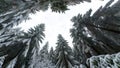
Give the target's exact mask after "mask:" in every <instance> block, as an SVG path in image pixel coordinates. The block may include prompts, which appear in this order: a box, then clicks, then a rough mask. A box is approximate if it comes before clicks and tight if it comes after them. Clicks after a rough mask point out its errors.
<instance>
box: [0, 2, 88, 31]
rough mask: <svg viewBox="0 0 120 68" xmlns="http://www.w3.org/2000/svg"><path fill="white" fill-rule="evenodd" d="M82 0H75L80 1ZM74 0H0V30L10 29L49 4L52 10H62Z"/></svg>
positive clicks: (46, 7) (45, 8)
mask: <svg viewBox="0 0 120 68" xmlns="http://www.w3.org/2000/svg"><path fill="white" fill-rule="evenodd" d="M82 1H84V0H75V2H76V3H77V2H82ZM85 1H86V0H85ZM71 2H74V0H1V1H0V19H1V21H0V30H4V31H5V30H6V29H10V28H12V27H13V26H15V25H18V24H19V23H21V22H22V21H23V20H27V19H29V14H30V13H35V12H36V11H39V10H43V11H45V10H47V9H48V7H49V5H51V6H50V7H51V9H52V11H56V12H64V11H65V10H67V9H68V8H67V6H68V4H69V3H71ZM76 3H75V4H76Z"/></svg>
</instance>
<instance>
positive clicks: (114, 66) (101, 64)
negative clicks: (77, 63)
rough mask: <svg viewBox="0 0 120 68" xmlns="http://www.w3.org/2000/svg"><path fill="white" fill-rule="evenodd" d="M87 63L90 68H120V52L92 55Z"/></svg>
mask: <svg viewBox="0 0 120 68" xmlns="http://www.w3.org/2000/svg"><path fill="white" fill-rule="evenodd" d="M87 64H88V66H89V67H90V68H120V53H116V54H112V55H110V54H107V55H99V56H92V57H91V58H89V59H88V60H87Z"/></svg>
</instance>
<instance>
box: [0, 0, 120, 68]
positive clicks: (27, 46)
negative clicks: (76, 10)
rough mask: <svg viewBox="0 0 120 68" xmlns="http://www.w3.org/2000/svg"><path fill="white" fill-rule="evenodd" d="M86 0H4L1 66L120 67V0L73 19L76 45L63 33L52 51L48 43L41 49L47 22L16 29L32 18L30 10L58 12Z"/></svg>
mask: <svg viewBox="0 0 120 68" xmlns="http://www.w3.org/2000/svg"><path fill="white" fill-rule="evenodd" d="M83 1H89V0H0V19H1V20H0V67H1V68H106V67H111V68H115V67H116V68H119V67H120V57H119V54H116V55H115V54H114V53H118V52H119V51H120V0H118V1H117V2H116V3H115V4H114V5H111V4H112V3H113V0H110V1H109V2H108V3H107V4H106V5H105V6H104V7H100V8H99V9H98V10H97V11H96V12H95V13H94V14H93V15H91V12H92V10H91V9H90V10H89V11H88V12H87V13H86V14H85V15H81V14H78V15H77V16H75V17H73V18H72V19H71V21H72V22H73V27H72V28H71V29H70V32H71V37H72V38H73V48H71V47H70V46H69V45H68V43H67V40H65V39H64V38H63V37H62V35H61V34H59V35H58V40H57V43H56V45H57V46H56V48H55V49H53V48H51V49H50V51H49V50H48V46H49V45H48V42H47V43H46V44H45V45H44V46H43V48H42V49H41V50H40V44H41V43H42V42H43V40H44V37H45V34H44V30H45V25H44V24H40V25H38V26H35V27H34V28H30V29H29V30H28V31H27V32H24V31H22V30H20V28H13V26H15V25H18V24H19V23H21V21H23V20H27V19H29V14H30V13H35V12H36V11H39V10H43V11H45V10H47V9H48V7H49V5H50V7H51V9H52V10H53V11H54V12H65V11H66V10H68V8H67V6H68V5H73V4H78V3H80V2H83ZM89 2H90V1H89ZM106 54H113V55H110V56H109V55H106ZM99 55H100V56H99ZM104 55H105V56H104ZM93 56H95V57H93ZM88 58H89V59H88Z"/></svg>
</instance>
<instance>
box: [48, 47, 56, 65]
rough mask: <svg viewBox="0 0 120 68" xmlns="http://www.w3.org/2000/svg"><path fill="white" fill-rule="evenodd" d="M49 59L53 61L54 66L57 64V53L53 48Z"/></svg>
mask: <svg viewBox="0 0 120 68" xmlns="http://www.w3.org/2000/svg"><path fill="white" fill-rule="evenodd" d="M49 59H50V60H51V61H52V63H53V64H55V51H54V50H53V47H51V49H50V52H49Z"/></svg>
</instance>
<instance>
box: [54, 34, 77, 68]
mask: <svg viewBox="0 0 120 68" xmlns="http://www.w3.org/2000/svg"><path fill="white" fill-rule="evenodd" d="M55 51H56V60H57V61H56V67H57V68H72V66H74V65H76V64H77V62H76V61H75V60H74V57H73V56H72V49H71V48H70V46H68V43H67V41H66V40H65V39H64V38H63V37H62V35H59V36H58V41H57V47H56V50H55Z"/></svg>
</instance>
